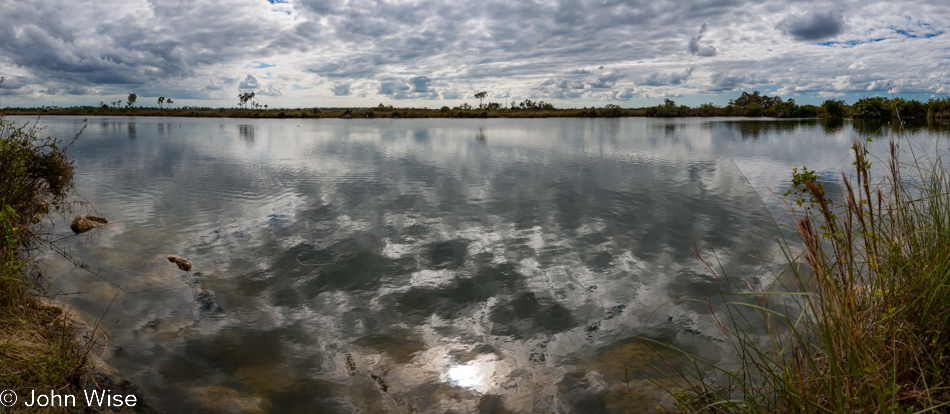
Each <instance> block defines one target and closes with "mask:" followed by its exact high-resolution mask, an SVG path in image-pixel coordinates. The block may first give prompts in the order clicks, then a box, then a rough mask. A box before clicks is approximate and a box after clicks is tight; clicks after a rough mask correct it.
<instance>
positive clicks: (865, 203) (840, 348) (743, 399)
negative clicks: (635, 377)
mask: <svg viewBox="0 0 950 414" xmlns="http://www.w3.org/2000/svg"><path fill="white" fill-rule="evenodd" d="M901 146H908V148H907V149H906V150H902V148H901ZM852 152H853V157H854V163H853V169H852V171H851V174H850V175H849V174H845V173H842V175H841V184H842V185H843V197H842V199H841V200H831V199H830V197H829V196H828V195H827V193H826V191H825V188H824V186H823V185H822V183H820V182H818V181H817V179H816V176H815V175H814V173H813V172H811V171H808V170H807V169H806V170H803V171H801V172H798V171H796V173H795V176H794V180H793V184H794V185H795V189H794V190H792V192H791V193H793V194H794V196H795V199H796V204H798V205H799V206H800V207H799V208H798V209H797V210H793V217H794V219H795V223H796V229H795V230H796V231H797V240H791V241H790V240H785V241H784V242H783V243H782V246H783V248H782V251H783V253H784V260H785V262H786V263H787V266H784V267H783V269H782V270H781V271H780V272H779V273H780V274H779V275H778V277H777V280H778V282H776V283H775V284H774V285H773V286H769V287H768V288H767V289H765V290H755V289H748V288H747V289H744V292H742V293H738V294H737V293H728V292H722V293H721V295H722V296H723V298H725V300H723V301H722V302H724V303H723V304H721V305H713V301H709V300H706V301H704V303H706V304H707V306H706V309H705V313H706V314H707V315H709V317H710V318H712V320H713V321H714V323H715V324H716V326H717V327H718V328H719V329H720V330H721V331H722V333H723V335H724V337H725V339H726V343H727V344H728V345H729V349H730V350H731V351H732V352H733V353H734V355H733V356H734V358H735V360H736V361H737V362H736V364H734V365H724V364H715V363H712V362H709V361H704V360H702V359H699V358H697V357H695V356H692V355H687V356H688V357H689V358H690V361H691V364H690V365H688V366H683V365H682V364H680V365H678V366H673V364H670V367H671V368H672V369H673V370H674V372H675V375H676V376H677V377H678V378H677V379H678V380H679V385H680V386H679V387H677V388H675V389H668V391H669V392H671V393H672V395H673V397H674V398H675V399H676V405H675V407H667V408H665V410H672V411H680V412H754V413H772V412H781V413H785V412H790V413H822V412H828V413H843V412H848V413H878V412H901V413H906V412H946V411H948V410H950V326H948V325H950V171H948V161H950V160H948V159H947V155H946V153H945V152H942V151H935V154H936V155H926V154H927V152H921V151H919V148H918V149H915V148H913V147H912V146H911V142H909V141H908V140H907V139H906V138H899V139H898V140H895V141H892V142H891V144H890V153H889V158H888V159H886V160H883V161H884V162H886V168H876V169H874V171H878V170H886V172H885V173H882V174H877V175H880V177H877V176H876V174H875V173H874V171H872V160H871V159H870V157H869V154H868V152H867V149H866V143H865V142H863V141H860V140H855V141H854V145H853V147H852ZM908 154H909V155H910V158H909V161H907V162H903V161H902V156H904V157H906V156H907V155H908ZM875 162H877V161H875ZM707 267H708V268H709V270H710V271H711V272H713V274H714V275H716V277H717V278H727V279H728V276H727V275H725V274H724V272H723V268H722V266H720V265H718V263H715V262H707ZM719 302H720V301H716V303H719ZM644 341H645V342H646V343H647V344H648V345H650V346H651V347H653V348H654V349H655V350H657V351H658V352H659V351H660V348H673V346H672V345H670V344H667V343H660V342H656V341H651V340H649V339H644Z"/></svg>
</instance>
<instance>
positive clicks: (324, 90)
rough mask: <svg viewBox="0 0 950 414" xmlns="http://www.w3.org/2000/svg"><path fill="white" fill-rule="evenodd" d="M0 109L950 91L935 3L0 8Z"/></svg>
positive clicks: (805, 97)
mask: <svg viewBox="0 0 950 414" xmlns="http://www.w3.org/2000/svg"><path fill="white" fill-rule="evenodd" d="M0 10H2V13H0V76H3V77H4V81H3V82H2V83H0V107H3V106H43V105H49V106H71V105H98V104H99V103H100V102H105V103H114V102H116V101H118V100H121V101H122V105H124V104H125V100H126V99H125V98H126V97H127V96H128V95H129V94H130V93H135V94H136V95H137V96H138V100H137V105H138V106H155V105H157V98H158V97H160V96H164V97H166V98H171V99H173V100H174V102H175V104H174V106H176V107H181V106H210V107H234V106H237V104H238V95H239V94H241V93H247V92H253V93H254V94H255V98H254V101H256V102H258V103H259V104H261V105H265V104H266V105H268V107H270V108H278V107H287V108H297V107H365V106H376V105H379V104H384V105H393V106H397V107H410V106H412V107H430V108H439V107H442V106H443V105H444V106H450V107H452V106H457V105H460V104H462V103H463V102H467V103H469V104H477V103H478V100H477V99H475V98H474V94H475V93H476V92H479V91H486V92H488V98H487V99H486V102H489V101H491V102H499V103H501V104H502V105H506V104H510V103H511V102H512V101H522V100H524V99H531V100H534V101H538V100H543V101H545V102H550V103H553V104H554V105H555V106H556V107H559V108H565V107H568V108H570V107H576V108H580V107H589V106H597V107H602V106H604V105H607V104H615V105H620V106H621V107H630V108H633V107H644V106H653V105H656V104H659V103H661V102H663V100H664V99H666V98H669V99H673V100H674V101H676V102H677V103H678V104H686V105H690V106H696V105H699V104H702V103H707V102H710V103H713V104H716V105H725V104H726V103H728V101H729V99H734V98H735V97H737V96H738V95H739V94H740V93H741V92H743V91H752V90H759V91H762V92H764V93H768V94H770V95H776V94H777V95H779V96H781V97H783V98H785V99H788V98H794V99H795V100H796V102H798V103H799V104H803V103H814V104H817V103H821V102H823V101H824V100H826V99H843V100H845V101H846V102H848V103H852V102H853V101H855V100H857V99H859V98H861V97H864V96H901V97H907V98H914V99H920V100H927V99H930V98H943V97H946V96H947V95H948V93H950V85H948V82H950V76H948V75H950V33H948V32H950V2H948V1H900V0H888V1H875V0H860V1H851V0H846V1H828V0H825V1H796V2H789V1H774V0H765V1H743V0H702V1H658V0H643V1H623V0H595V1H588V0H575V1H566V0H536V1H527V0H525V1H518V0H478V1H442V0H416V1H402V0H375V1H373V0H348V1H329V0H191V1H179V0H149V1H146V0H96V1H68V0H30V1H22V0H0Z"/></svg>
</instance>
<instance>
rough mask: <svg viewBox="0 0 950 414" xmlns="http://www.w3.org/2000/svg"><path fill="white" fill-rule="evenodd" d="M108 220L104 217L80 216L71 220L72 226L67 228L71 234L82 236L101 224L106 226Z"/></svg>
mask: <svg viewBox="0 0 950 414" xmlns="http://www.w3.org/2000/svg"><path fill="white" fill-rule="evenodd" d="M108 223H109V219H107V218H105V217H98V216H93V215H91V214H80V215H78V216H76V218H74V219H73V224H70V225H69V228H70V229H72V230H73V233H76V234H82V233H85V232H87V231H89V230H92V229H94V228H96V227H99V226H101V225H103V224H108Z"/></svg>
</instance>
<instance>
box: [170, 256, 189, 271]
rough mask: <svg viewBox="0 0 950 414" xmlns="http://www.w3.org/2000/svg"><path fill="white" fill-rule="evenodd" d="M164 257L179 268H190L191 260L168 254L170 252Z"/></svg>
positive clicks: (185, 269) (187, 269) (186, 269)
mask: <svg viewBox="0 0 950 414" xmlns="http://www.w3.org/2000/svg"><path fill="white" fill-rule="evenodd" d="M165 258H166V259H168V261H169V262H172V263H174V264H175V265H177V266H178V268H179V269H181V270H184V271H186V272H187V271H189V270H191V262H190V261H189V260H188V259H185V258H182V257H178V256H174V255H170V254H166V255H165Z"/></svg>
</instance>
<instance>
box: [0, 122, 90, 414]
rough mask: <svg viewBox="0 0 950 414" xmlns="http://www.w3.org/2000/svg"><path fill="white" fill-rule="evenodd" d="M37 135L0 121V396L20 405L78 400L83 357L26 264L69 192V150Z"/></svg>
mask: <svg viewBox="0 0 950 414" xmlns="http://www.w3.org/2000/svg"><path fill="white" fill-rule="evenodd" d="M40 133H41V130H40V129H38V128H37V127H36V126H35V125H33V126H27V125H16V124H14V123H12V122H9V121H7V120H5V119H4V118H3V117H2V116H0V332H2V335H0V390H13V391H15V392H17V393H18V394H19V396H20V401H21V403H22V401H23V398H24V397H25V396H26V395H29V394H25V393H28V392H29V390H36V391H37V392H46V393H49V391H50V390H55V391H56V392H57V393H62V394H76V393H79V392H80V390H81V387H82V381H83V376H84V375H85V374H86V373H87V366H86V365H87V364H86V363H87V356H88V351H89V348H88V347H81V346H79V345H78V344H77V343H76V342H75V341H74V330H73V328H72V327H71V324H70V322H69V321H68V318H66V317H65V316H64V315H63V312H62V310H60V309H58V308H55V307H52V306H49V305H47V304H45V303H44V301H43V294H42V292H43V284H42V278H41V275H40V271H41V269H39V268H37V267H36V266H35V265H34V264H33V262H32V258H31V253H33V252H35V248H37V247H39V246H40V245H42V244H44V243H46V240H47V239H46V237H45V235H44V234H43V231H44V229H43V226H42V225H41V224H39V223H40V222H41V220H43V216H44V215H46V214H48V213H49V211H50V209H51V208H53V209H61V208H68V197H69V196H70V194H71V191H72V189H73V165H72V162H71V161H69V160H68V159H67V158H66V155H65V151H66V147H68V145H67V146H65V147H64V146H63V145H62V143H61V142H60V141H59V140H56V139H54V138H42V137H41V135H39V134H40ZM2 398H4V401H0V402H4V403H8V402H10V401H8V400H7V399H8V398H10V395H5V396H2ZM18 406H22V405H18ZM61 410H62V411H63V412H65V411H66V409H65V408H62V409H61ZM50 411H51V412H58V411H57V410H56V409H51V410H50Z"/></svg>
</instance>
